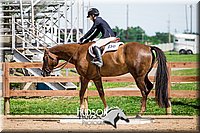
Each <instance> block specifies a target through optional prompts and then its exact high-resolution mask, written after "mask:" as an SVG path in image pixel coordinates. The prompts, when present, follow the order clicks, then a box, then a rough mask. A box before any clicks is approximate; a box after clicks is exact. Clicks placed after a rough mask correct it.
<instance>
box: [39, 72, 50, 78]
mask: <svg viewBox="0 0 200 133" xmlns="http://www.w3.org/2000/svg"><path fill="white" fill-rule="evenodd" d="M41 75H42V76H43V77H46V76H50V73H48V72H46V71H42V72H41Z"/></svg>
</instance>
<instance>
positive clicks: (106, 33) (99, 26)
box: [80, 17, 115, 41]
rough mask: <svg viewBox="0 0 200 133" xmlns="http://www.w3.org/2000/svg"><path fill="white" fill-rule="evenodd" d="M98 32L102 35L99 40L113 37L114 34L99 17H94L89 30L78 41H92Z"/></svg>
mask: <svg viewBox="0 0 200 133" xmlns="http://www.w3.org/2000/svg"><path fill="white" fill-rule="evenodd" d="M100 32H101V33H102V36H101V38H107V37H115V34H114V32H113V31H112V29H111V28H110V26H109V25H108V23H107V22H106V21H105V20H103V19H102V18H101V17H96V19H95V20H94V24H93V25H92V27H91V28H90V30H89V31H88V32H87V33H86V34H85V35H84V36H83V37H82V38H81V39H80V40H83V39H86V40H88V41H89V40H93V39H94V38H95V37H97V36H98V34H99V33H100Z"/></svg>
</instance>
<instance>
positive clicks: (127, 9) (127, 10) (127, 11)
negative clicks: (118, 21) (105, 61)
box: [126, 4, 129, 40]
mask: <svg viewBox="0 0 200 133" xmlns="http://www.w3.org/2000/svg"><path fill="white" fill-rule="evenodd" d="M128 13H129V7H128V4H127V5H126V39H127V40H128V19H129V18H128Z"/></svg>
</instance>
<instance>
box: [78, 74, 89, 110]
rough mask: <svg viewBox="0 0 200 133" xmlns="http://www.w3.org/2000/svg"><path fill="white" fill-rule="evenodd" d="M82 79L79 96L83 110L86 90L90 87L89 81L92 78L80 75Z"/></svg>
mask: <svg viewBox="0 0 200 133" xmlns="http://www.w3.org/2000/svg"><path fill="white" fill-rule="evenodd" d="M80 81H81V89H80V91H79V97H80V109H81V110H83V109H84V94H85V91H86V89H87V87H88V82H89V81H90V80H88V79H86V78H84V77H83V76H81V77H80Z"/></svg>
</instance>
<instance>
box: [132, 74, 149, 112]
mask: <svg viewBox="0 0 200 133" xmlns="http://www.w3.org/2000/svg"><path fill="white" fill-rule="evenodd" d="M144 79H145V78H144V77H143V76H141V77H137V78H135V81H136V84H137V86H138V88H139V89H140V91H141V94H142V99H141V109H140V114H141V115H142V114H143V113H144V112H145V111H146V101H147V95H148V89H147V87H146V84H145V80H144Z"/></svg>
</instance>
